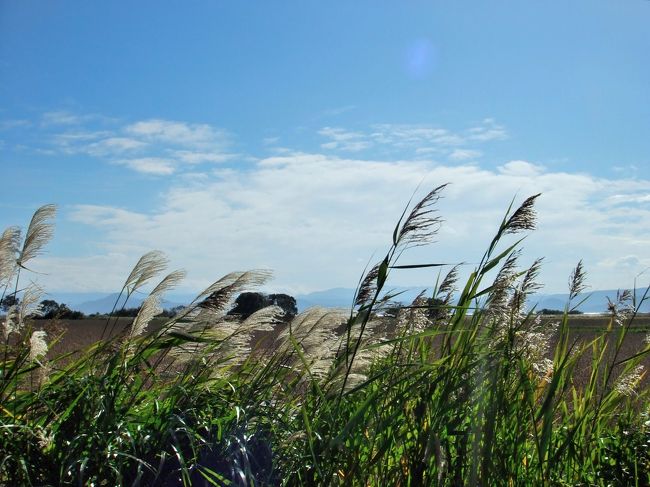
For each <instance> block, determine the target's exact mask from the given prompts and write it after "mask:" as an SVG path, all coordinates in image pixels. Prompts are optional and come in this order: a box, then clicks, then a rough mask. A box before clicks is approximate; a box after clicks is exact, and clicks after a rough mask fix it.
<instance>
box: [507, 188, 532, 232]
mask: <svg viewBox="0 0 650 487" xmlns="http://www.w3.org/2000/svg"><path fill="white" fill-rule="evenodd" d="M540 194H541V193H538V194H536V195H533V196H529V197H528V198H526V199H525V200H524V202H523V203H522V204H521V206H520V207H519V208H517V210H516V211H515V212H514V213H513V214H512V216H511V217H510V218H509V219H508V221H507V222H506V224H505V227H504V234H509V233H511V234H514V233H519V232H521V231H524V230H535V225H536V221H537V213H536V211H535V200H536V199H537V198H538V197H539V196H540Z"/></svg>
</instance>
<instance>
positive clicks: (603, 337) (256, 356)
mask: <svg viewBox="0 0 650 487" xmlns="http://www.w3.org/2000/svg"><path fill="white" fill-rule="evenodd" d="M443 192H444V186H440V187H437V188H435V189H434V190H433V191H431V192H429V193H428V194H427V195H426V196H425V197H424V198H423V199H422V200H420V201H419V202H417V203H415V204H413V205H412V206H408V207H407V208H406V209H405V210H404V213H403V215H402V217H401V218H400V220H399V222H398V223H397V225H396V227H395V230H394V232H393V235H392V239H391V240H390V246H389V249H388V251H387V253H386V255H385V256H384V258H383V259H381V260H380V262H378V263H377V264H376V265H375V266H373V267H371V268H370V269H369V270H368V271H367V272H366V273H365V275H364V276H363V277H362V278H361V280H360V282H359V286H358V289H357V292H356V296H355V300H354V305H353V306H352V309H351V310H350V312H349V313H345V312H342V311H340V310H329V309H324V308H312V309H308V310H306V311H303V312H302V313H300V314H299V315H298V316H296V317H295V318H293V319H292V320H291V321H290V322H289V323H284V322H283V321H282V320H283V317H282V310H281V309H279V308H277V307H269V308H265V309H262V310H260V311H258V312H256V313H254V314H253V315H251V316H249V317H246V318H243V317H240V316H236V315H233V314H232V313H230V311H231V310H232V308H233V306H232V303H233V300H234V298H235V297H236V296H237V295H238V294H239V293H241V292H242V291H244V290H249V289H253V288H255V287H257V286H259V285H261V284H263V283H264V282H266V281H267V280H268V279H269V278H270V274H269V273H268V272H266V271H255V270H254V271H245V272H233V273H231V274H228V275H226V276H224V277H223V278H221V279H219V280H217V281H216V282H215V283H214V284H212V285H211V286H209V287H208V288H207V289H206V290H204V291H203V292H202V293H200V294H199V296H197V298H196V299H195V300H194V301H193V302H192V303H190V305H188V306H187V307H186V308H185V309H184V310H182V311H181V312H180V313H179V314H178V315H176V316H175V317H174V318H172V319H169V320H166V321H162V320H160V319H158V318H155V316H156V315H157V314H158V313H159V312H160V303H161V299H162V296H163V294H164V293H165V292H167V291H168V290H169V289H171V288H172V287H173V286H174V285H176V284H177V283H178V282H180V280H181V279H182V277H183V275H184V274H183V272H182V271H173V272H171V273H169V274H167V275H165V277H163V278H162V279H160V277H159V276H160V275H162V273H163V272H164V269H165V267H166V263H167V261H166V258H165V257H164V256H163V255H162V254H160V253H159V252H151V253H148V254H145V256H143V257H142V258H141V259H140V260H139V261H138V262H137V264H136V265H135V267H134V269H133V271H132V272H131V273H130V274H129V275H128V277H127V279H126V280H125V284H124V286H123V288H122V296H121V297H120V298H119V300H118V301H117V302H116V308H115V309H117V307H118V305H119V306H122V305H123V304H122V303H123V301H122V300H123V298H126V299H128V298H130V297H131V296H132V295H133V293H134V292H135V291H137V290H142V289H143V288H145V287H147V286H148V287H149V288H152V291H151V292H150V293H149V295H148V297H147V298H146V299H145V301H144V304H143V305H142V306H141V308H140V311H139V313H138V316H137V317H136V318H135V319H134V321H133V323H131V324H130V326H129V328H128V329H126V330H125V331H124V332H121V333H118V327H117V320H116V317H114V316H109V317H108V318H107V320H106V326H105V327H104V331H103V332H102V336H101V339H100V340H99V341H98V342H97V343H96V344H94V345H92V346H91V347H90V348H88V349H87V350H84V351H82V353H77V354H67V355H61V356H55V355H53V354H52V353H51V352H49V353H48V352H47V346H48V343H47V341H48V340H51V337H47V335H45V334H44V333H43V331H42V330H40V329H37V328H35V322H34V321H33V320H32V319H31V318H30V316H31V315H32V314H33V313H35V312H36V309H35V304H36V303H37V302H38V292H37V290H36V289H35V288H33V287H30V286H26V287H24V288H22V287H21V284H20V283H19V281H20V279H21V275H20V274H21V272H24V270H25V269H27V267H26V265H25V264H26V263H27V262H28V260H30V259H31V258H33V257H34V256H36V255H37V254H38V253H40V252H41V251H42V248H43V246H44V245H45V243H46V242H47V240H49V238H50V237H51V235H52V226H51V219H52V217H53V216H54V207H52V206H46V207H43V208H41V209H39V210H37V212H36V214H35V215H34V218H33V219H32V223H30V225H29V228H28V230H27V232H26V237H25V239H24V241H23V240H22V239H21V232H20V229H18V228H17V227H11V228H9V229H7V230H5V232H4V233H3V234H2V238H1V240H0V285H2V289H3V291H2V296H3V298H4V297H5V296H8V295H14V296H16V297H19V298H20V304H19V305H17V306H12V307H10V308H9V310H8V311H7V313H6V316H5V317H4V318H3V322H2V328H3V342H2V351H1V353H0V357H1V358H2V362H0V484H2V485H140V486H148V485H161V486H163V485H164V486H168V485H403V486H407V485H411V486H416V485H417V486H419V485H448V486H456V485H513V486H514V485H603V486H604V485H648V484H650V450H649V446H650V418H649V417H648V413H649V408H648V406H649V404H648V390H649V389H648V387H647V383H646V382H645V381H644V375H645V371H644V369H643V365H644V364H645V363H647V361H648V354H649V353H650V344H649V343H650V342H649V341H648V340H645V341H644V340H643V338H645V336H644V335H642V334H645V333H647V332H648V330H647V329H644V328H643V327H641V326H639V321H640V320H641V319H642V317H640V316H639V309H640V307H641V305H642V304H643V303H644V301H646V300H647V298H648V290H646V291H645V292H644V293H642V295H641V296H639V298H638V299H637V296H636V293H635V294H630V293H627V292H622V293H621V294H620V295H619V296H617V298H616V299H614V300H613V301H612V303H611V306H610V315H611V316H610V318H609V321H608V323H607V324H606V325H605V326H603V328H602V330H600V331H599V332H597V333H591V334H590V335H586V336H585V335H581V334H580V333H579V332H578V331H576V330H574V329H573V326H572V322H571V319H570V314H569V313H570V311H571V310H572V309H573V308H574V307H575V306H577V304H579V301H578V300H579V299H581V296H582V295H581V292H582V291H583V289H584V285H585V279H586V277H585V276H586V275H585V271H584V269H583V266H582V263H579V264H578V265H577V266H576V268H575V270H574V271H573V273H572V274H571V277H570V283H569V288H570V289H569V293H570V301H569V302H568V303H567V304H566V308H565V310H564V314H563V315H561V316H559V317H558V319H557V321H556V322H552V321H549V320H548V319H546V318H544V319H542V318H541V317H540V316H539V315H537V314H536V313H535V310H534V308H533V309H531V308H530V307H529V306H528V305H527V299H528V297H529V296H530V295H531V294H532V293H534V292H535V291H536V290H537V289H538V288H539V284H538V283H537V276H538V273H539V269H540V266H541V259H537V260H534V261H533V262H532V264H530V265H528V266H523V267H520V265H519V262H520V261H521V259H522V257H521V248H520V246H521V244H522V241H523V238H524V237H525V233H526V232H529V231H532V230H534V228H535V224H536V214H535V210H534V205H535V201H536V199H537V198H538V197H539V195H534V196H531V197H530V198H527V199H526V200H524V201H523V202H522V203H521V205H519V206H518V207H517V208H514V206H513V205H512V204H511V206H510V207H509V208H508V210H507V212H506V214H505V216H504V218H503V220H502V221H501V223H500V224H499V226H498V228H497V231H496V233H495V235H494V237H493V238H492V240H491V241H490V242H488V246H487V250H486V251H485V253H484V254H483V256H482V257H481V259H480V261H479V263H478V265H476V267H475V268H474V269H473V270H472V271H471V272H470V273H469V276H468V277H467V279H466V280H465V281H464V282H462V283H459V282H458V277H459V269H460V267H459V266H458V265H451V264H448V263H439V262H438V263H424V264H409V265H403V264H400V262H399V260H400V257H402V255H403V254H404V253H405V252H408V250H409V249H410V248H412V247H414V246H421V245H425V244H428V243H429V242H430V241H431V240H432V238H433V237H434V236H435V235H436V233H437V231H438V229H439V228H440V226H441V225H442V224H443V221H442V219H441V218H440V217H439V216H438V213H437V208H436V206H437V203H438V200H439V199H440V197H441V196H442V194H443ZM522 235H523V236H522ZM422 268H431V269H432V270H434V271H438V272H441V274H439V276H438V278H436V279H432V282H435V285H434V286H433V289H432V290H430V291H428V292H423V293H422V294H421V295H420V296H418V298H417V299H415V300H414V301H413V302H412V303H410V304H408V305H404V304H400V303H399V302H398V300H399V299H400V296H399V295H398V294H397V293H394V292H392V291H391V290H390V288H389V277H390V274H391V273H392V272H395V271H398V270H399V271H400V272H408V271H409V270H410V269H422ZM156 279H159V280H158V281H157V284H156ZM260 337H261V338H262V339H260ZM63 340H64V341H65V336H64V337H63ZM630 341H631V342H632V343H636V344H637V345H636V348H635V349H634V351H633V352H632V353H629V352H625V350H627V349H628V348H629V347H627V348H626V346H624V344H628V343H630Z"/></svg>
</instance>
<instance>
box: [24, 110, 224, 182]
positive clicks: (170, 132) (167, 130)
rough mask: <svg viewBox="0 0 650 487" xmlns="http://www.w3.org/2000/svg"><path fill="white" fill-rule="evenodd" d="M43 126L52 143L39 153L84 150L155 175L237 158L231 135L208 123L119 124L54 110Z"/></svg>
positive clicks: (151, 121) (158, 121)
mask: <svg viewBox="0 0 650 487" xmlns="http://www.w3.org/2000/svg"><path fill="white" fill-rule="evenodd" d="M41 125H42V126H43V127H44V130H46V135H45V137H44V138H45V139H46V140H50V141H51V145H50V146H49V147H39V148H38V149H36V150H38V152H39V153H40V154H51V155H56V154H57V153H61V154H68V155H76V154H83V155H87V156H91V157H95V158H98V159H101V160H103V161H105V162H108V163H113V164H119V165H122V166H124V167H126V168H129V169H131V170H133V171H137V172H140V173H143V174H148V175H152V176H169V175H171V174H176V173H182V172H184V170H185V169H184V168H185V166H196V165H199V164H221V163H223V162H226V161H229V160H231V159H232V158H233V157H234V155H233V154H231V153H229V152H228V148H229V147H230V145H231V142H230V139H231V136H230V134H229V133H228V132H227V131H225V130H222V129H219V128H216V127H213V126H211V125H208V124H193V123H187V122H178V121H173V120H163V119H158V118H155V119H146V120H140V121H136V122H133V123H129V124H119V123H117V121H115V120H113V119H109V118H106V117H99V116H95V115H84V114H75V113H71V112H68V111H55V112H48V113H45V114H43V115H42V116H41Z"/></svg>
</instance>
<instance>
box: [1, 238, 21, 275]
mask: <svg viewBox="0 0 650 487" xmlns="http://www.w3.org/2000/svg"><path fill="white" fill-rule="evenodd" d="M20 236H21V231H20V227H9V228H7V229H6V230H5V231H4V232H2V237H0V286H6V285H8V284H9V282H10V281H11V279H12V278H13V276H14V274H15V272H16V269H17V258H18V247H19V246H20Z"/></svg>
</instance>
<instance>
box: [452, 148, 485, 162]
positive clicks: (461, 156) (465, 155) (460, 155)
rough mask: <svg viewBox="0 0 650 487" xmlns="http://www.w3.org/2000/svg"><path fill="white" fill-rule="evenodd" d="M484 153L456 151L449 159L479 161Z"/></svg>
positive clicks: (466, 150) (470, 150)
mask: <svg viewBox="0 0 650 487" xmlns="http://www.w3.org/2000/svg"><path fill="white" fill-rule="evenodd" d="M482 155H483V153H482V152H481V151H479V150H472V149H454V150H452V151H451V153H450V154H449V159H451V160H452V161H467V160H470V159H478V158H479V157H481V156H482Z"/></svg>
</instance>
